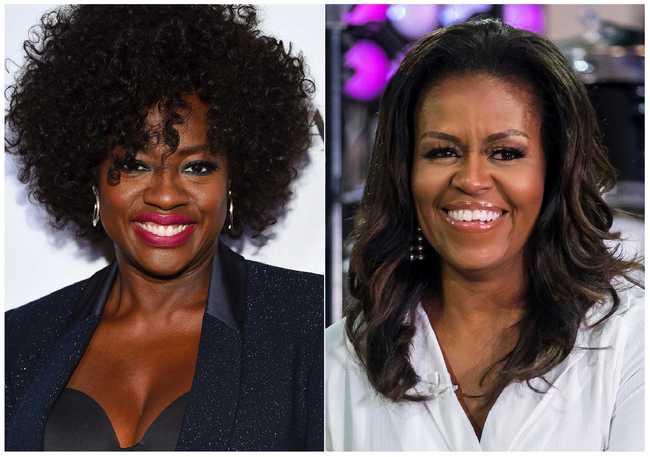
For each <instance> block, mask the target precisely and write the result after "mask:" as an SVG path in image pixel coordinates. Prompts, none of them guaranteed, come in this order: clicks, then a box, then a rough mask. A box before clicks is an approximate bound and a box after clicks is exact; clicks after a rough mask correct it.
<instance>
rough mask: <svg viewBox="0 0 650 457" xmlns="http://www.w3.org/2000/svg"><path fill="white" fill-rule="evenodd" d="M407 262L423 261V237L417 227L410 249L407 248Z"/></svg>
mask: <svg viewBox="0 0 650 457" xmlns="http://www.w3.org/2000/svg"><path fill="white" fill-rule="evenodd" d="M409 260H410V261H411V262H416V261H422V260H424V237H423V236H422V229H421V228H420V226H419V225H418V228H417V229H416V230H415V240H413V241H412V242H411V247H409Z"/></svg>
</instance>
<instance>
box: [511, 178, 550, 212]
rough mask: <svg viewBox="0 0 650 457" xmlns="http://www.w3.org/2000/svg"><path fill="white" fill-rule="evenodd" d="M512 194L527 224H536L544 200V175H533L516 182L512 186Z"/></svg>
mask: <svg viewBox="0 0 650 457" xmlns="http://www.w3.org/2000/svg"><path fill="white" fill-rule="evenodd" d="M510 194H511V195H512V196H513V200H514V204H515V207H516V208H518V209H519V210H520V213H521V216H522V217H525V219H526V223H527V224H531V225H532V224H534V223H535V220H536V219H537V216H538V215H539V211H540V208H541V206H542V200H543V199H544V174H543V173H539V174H532V175H528V177H527V178H526V179H518V180H516V181H514V182H513V183H512V184H511V186H510Z"/></svg>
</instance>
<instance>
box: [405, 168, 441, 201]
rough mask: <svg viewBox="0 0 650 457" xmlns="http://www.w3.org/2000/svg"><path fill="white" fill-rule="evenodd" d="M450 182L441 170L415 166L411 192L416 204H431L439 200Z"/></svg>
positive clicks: (412, 174)
mask: <svg viewBox="0 0 650 457" xmlns="http://www.w3.org/2000/svg"><path fill="white" fill-rule="evenodd" d="M446 182H448V180H447V178H446V177H445V175H444V173H443V172H442V171H441V170H438V169H434V168H433V167H426V166H417V165H416V166H415V167H414V168H413V172H412V173H411V192H412V194H413V200H414V201H415V203H416V204H429V205H431V204H432V203H433V200H435V199H437V198H439V197H440V196H441V195H442V193H443V191H444V189H445V187H446V185H445V183H446Z"/></svg>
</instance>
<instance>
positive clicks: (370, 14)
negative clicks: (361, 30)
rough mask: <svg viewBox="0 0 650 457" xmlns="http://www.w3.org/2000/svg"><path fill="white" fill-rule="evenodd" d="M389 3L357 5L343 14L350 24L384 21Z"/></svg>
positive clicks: (345, 20)
mask: <svg viewBox="0 0 650 457" xmlns="http://www.w3.org/2000/svg"><path fill="white" fill-rule="evenodd" d="M387 9H388V5H357V6H355V7H354V8H352V9H351V10H350V11H348V12H347V13H345V14H344V15H343V22H344V23H346V24H348V25H366V24H367V23H368V22H384V21H385V20H386V10H387Z"/></svg>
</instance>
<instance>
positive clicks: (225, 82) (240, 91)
mask: <svg viewBox="0 0 650 457" xmlns="http://www.w3.org/2000/svg"><path fill="white" fill-rule="evenodd" d="M23 48H24V51H25V54H26V61H25V65H24V66H23V67H22V69H21V71H20V73H19V75H18V76H17V78H16V82H15V84H13V85H12V86H10V88H9V90H8V92H7V94H8V99H9V108H8V111H7V113H6V128H7V134H6V136H5V143H6V149H7V151H8V152H9V153H10V154H12V155H14V156H15V158H16V161H17V163H18V170H19V175H18V177H19V179H20V180H21V181H22V182H23V183H25V184H27V186H28V189H29V193H30V196H31V197H32V198H33V199H35V200H36V201H38V202H39V203H40V204H42V205H43V207H44V208H45V209H46V210H47V212H48V214H49V215H50V216H51V217H52V222H53V224H54V226H55V227H57V228H61V229H62V228H72V229H73V230H74V231H75V232H76V234H77V236H78V237H79V238H80V239H83V240H87V241H90V242H95V241H102V240H109V241H110V243H111V244H112V246H113V249H114V255H115V261H114V262H113V263H112V264H111V265H109V266H108V267H106V268H104V269H103V270H101V271H99V272H97V273H96V274H94V275H93V276H92V277H91V278H89V279H86V280H84V281H81V282H79V283H76V284H73V285H71V286H68V287H66V288H64V289H61V290H59V291H56V292H54V293H52V294H50V295H48V296H46V297H44V298H41V299H39V300H36V301H34V302H32V303H29V304H27V305H25V306H22V307H19V308H17V309H14V310H11V311H9V312H7V313H6V317H5V329H6V353H5V354H6V355H5V361H6V371H5V374H6V382H5V386H6V387H5V400H6V409H5V427H6V428H5V440H6V441H5V442H6V449H7V450H119V449H132V450H174V449H178V450H319V449H322V446H323V430H322V427H323V424H322V421H323V419H322V404H323V398H322V395H323V385H322V382H323V379H322V375H323V361H322V345H323V342H322V338H323V334H322V324H323V320H322V309H323V281H322V277H321V276H318V275H315V274H310V273H302V272H297V271H291V270H286V269H282V268H278V267H272V266H269V265H265V264H261V263H258V262H253V261H249V260H246V259H244V258H243V257H241V256H240V255H239V254H236V253H234V252H233V251H231V250H230V249H229V248H228V247H226V246H225V245H224V244H223V243H222V242H220V241H219V238H220V235H221V234H227V235H228V236H229V237H231V238H235V239H236V238H239V237H241V236H242V235H244V234H245V235H247V236H249V237H258V236H262V237H264V236H265V235H268V229H269V227H270V226H271V225H272V224H274V223H275V222H276V220H277V218H278V217H279V215H280V214H281V213H282V211H283V209H284V207H285V205H286V203H287V202H288V200H289V198H290V197H291V183H292V181H293V180H294V178H296V176H297V174H298V170H299V169H300V167H301V164H304V163H305V160H306V152H307V150H308V148H309V147H310V144H311V134H310V127H311V119H312V117H313V115H314V108H313V106H312V96H313V94H314V89H315V88H314V83H313V82H312V81H311V80H310V79H308V77H307V75H306V70H305V64H304V61H303V58H302V56H296V55H295V53H292V51H291V47H290V46H289V47H287V46H285V45H284V44H283V43H282V42H281V41H278V40H276V39H274V38H271V37H268V36H265V35H263V33H262V32H261V31H260V30H259V20H258V16H257V11H256V9H255V8H254V7H251V6H245V7H244V6H226V5H201V6H154V5H151V6H95V5H92V6H91V5H85V6H71V7H63V8H59V9H57V10H55V11H52V12H51V13H48V14H46V15H44V16H43V17H42V19H41V23H40V24H39V25H38V26H37V27H35V28H33V29H32V30H31V33H30V40H28V41H26V42H25V43H24V45H23ZM34 279H37V278H34Z"/></svg>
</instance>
